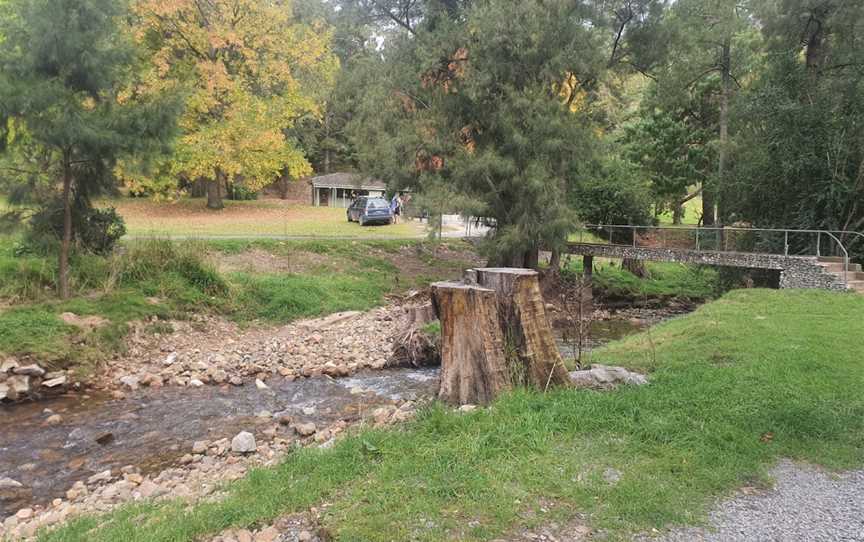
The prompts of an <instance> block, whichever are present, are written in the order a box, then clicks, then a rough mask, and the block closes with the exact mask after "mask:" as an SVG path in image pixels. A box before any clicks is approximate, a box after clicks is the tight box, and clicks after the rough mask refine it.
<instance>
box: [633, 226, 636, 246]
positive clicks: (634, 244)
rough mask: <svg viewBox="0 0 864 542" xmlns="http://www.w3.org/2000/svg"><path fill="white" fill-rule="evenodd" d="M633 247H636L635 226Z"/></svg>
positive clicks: (634, 229)
mask: <svg viewBox="0 0 864 542" xmlns="http://www.w3.org/2000/svg"><path fill="white" fill-rule="evenodd" d="M633 248H636V228H635V227H634V228H633Z"/></svg>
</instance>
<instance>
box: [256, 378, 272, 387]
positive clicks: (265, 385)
mask: <svg viewBox="0 0 864 542" xmlns="http://www.w3.org/2000/svg"><path fill="white" fill-rule="evenodd" d="M255 387H256V388H258V389H259V390H266V389H269V388H268V386H267V384H265V383H264V382H263V381H262V380H261V379H260V378H256V379H255Z"/></svg>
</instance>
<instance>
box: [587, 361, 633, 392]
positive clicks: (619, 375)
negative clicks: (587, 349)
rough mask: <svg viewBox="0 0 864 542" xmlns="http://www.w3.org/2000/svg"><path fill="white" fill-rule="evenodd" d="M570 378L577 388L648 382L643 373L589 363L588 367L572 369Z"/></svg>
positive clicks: (609, 386) (608, 387)
mask: <svg viewBox="0 0 864 542" xmlns="http://www.w3.org/2000/svg"><path fill="white" fill-rule="evenodd" d="M570 380H571V381H572V382H573V384H574V385H575V386H576V387H578V388H597V389H610V388H614V387H615V386H617V385H619V384H627V385H631V386H642V385H644V384H647V383H648V378H646V377H645V375H642V374H639V373H634V372H632V371H628V370H627V369H625V368H624V367H614V366H608V365H599V364H594V365H591V368H590V369H586V370H581V371H573V372H571V373H570Z"/></svg>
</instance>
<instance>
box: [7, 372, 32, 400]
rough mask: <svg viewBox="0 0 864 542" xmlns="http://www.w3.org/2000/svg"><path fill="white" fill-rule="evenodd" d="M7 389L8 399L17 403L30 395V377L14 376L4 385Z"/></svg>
mask: <svg viewBox="0 0 864 542" xmlns="http://www.w3.org/2000/svg"><path fill="white" fill-rule="evenodd" d="M3 384H4V385H5V386H6V387H7V390H6V399H9V400H11V401H16V400H18V399H20V398H22V397H23V396H25V395H27V394H29V393H30V377H29V376H27V375H13V376H10V377H9V378H7V379H6V382H4V383H3Z"/></svg>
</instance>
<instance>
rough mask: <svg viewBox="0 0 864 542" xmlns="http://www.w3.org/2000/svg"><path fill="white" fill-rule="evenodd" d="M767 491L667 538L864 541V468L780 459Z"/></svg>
mask: <svg viewBox="0 0 864 542" xmlns="http://www.w3.org/2000/svg"><path fill="white" fill-rule="evenodd" d="M772 474H773V476H774V477H775V479H776V481H777V483H776V485H775V486H774V488H773V489H772V490H770V491H768V492H765V493H762V494H758V495H741V496H738V497H735V498H733V499H730V500H727V501H724V502H722V503H720V504H719V505H718V506H717V507H716V508H715V509H714V511H713V512H711V514H710V521H709V524H710V527H706V528H685V529H677V530H674V531H672V532H670V533H667V534H666V535H665V536H663V537H662V538H659V539H651V540H659V541H662V542H829V541H830V542H837V541H843V542H847V541H853V540H854V541H861V542H864V470H859V471H851V472H846V473H842V474H839V475H835V474H831V473H825V472H823V471H821V470H819V469H817V468H814V467H810V466H805V465H797V464H794V463H792V462H790V461H783V462H781V463H780V464H779V465H778V466H777V467H776V468H775V469H774V471H773V472H772Z"/></svg>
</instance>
